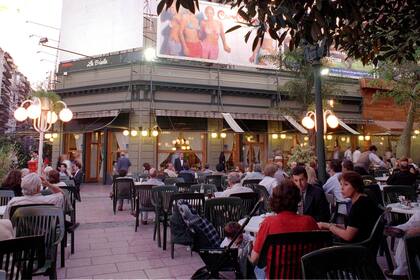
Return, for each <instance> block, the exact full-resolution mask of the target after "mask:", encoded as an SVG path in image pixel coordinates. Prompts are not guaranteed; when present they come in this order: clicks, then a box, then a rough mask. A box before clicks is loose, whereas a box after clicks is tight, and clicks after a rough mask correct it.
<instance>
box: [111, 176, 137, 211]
mask: <svg viewBox="0 0 420 280" xmlns="http://www.w3.org/2000/svg"><path fill="white" fill-rule="evenodd" d="M133 185H134V181H133V179H132V178H124V177H119V178H116V179H115V180H114V184H113V187H112V193H113V195H112V208H113V210H114V215H115V214H116V211H117V201H118V199H129V200H130V202H131V201H132V200H131V189H132V187H133ZM130 204H132V203H130ZM131 210H133V205H131Z"/></svg>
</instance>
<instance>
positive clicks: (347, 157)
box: [344, 149, 353, 160]
mask: <svg viewBox="0 0 420 280" xmlns="http://www.w3.org/2000/svg"><path fill="white" fill-rule="evenodd" d="M344 159H348V160H352V159H353V158H352V152H351V149H347V150H346V151H345V152H344Z"/></svg>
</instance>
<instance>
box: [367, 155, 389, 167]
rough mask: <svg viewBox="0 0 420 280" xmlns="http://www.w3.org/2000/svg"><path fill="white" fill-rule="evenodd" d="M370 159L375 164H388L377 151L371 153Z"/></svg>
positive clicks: (383, 165)
mask: <svg viewBox="0 0 420 280" xmlns="http://www.w3.org/2000/svg"><path fill="white" fill-rule="evenodd" d="M369 161H370V162H371V163H373V164H376V165H380V166H382V167H385V166H386V165H385V163H384V162H383V161H382V160H381V159H380V158H379V157H378V156H377V155H376V154H375V153H370V154H369Z"/></svg>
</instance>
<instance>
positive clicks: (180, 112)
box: [155, 109, 284, 121]
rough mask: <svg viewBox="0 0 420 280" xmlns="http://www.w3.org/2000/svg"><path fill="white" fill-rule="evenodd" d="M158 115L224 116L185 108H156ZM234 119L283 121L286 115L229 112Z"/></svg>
mask: <svg viewBox="0 0 420 280" xmlns="http://www.w3.org/2000/svg"><path fill="white" fill-rule="evenodd" d="M155 114H156V116H163V117H191V118H209V119H220V118H223V116H222V115H221V114H220V112H211V111H205V112H203V111H185V110H164V109H158V110H155ZM229 114H230V115H231V116H232V118H234V119H241V120H269V121H283V120H284V117H283V116H282V115H280V114H260V113H229Z"/></svg>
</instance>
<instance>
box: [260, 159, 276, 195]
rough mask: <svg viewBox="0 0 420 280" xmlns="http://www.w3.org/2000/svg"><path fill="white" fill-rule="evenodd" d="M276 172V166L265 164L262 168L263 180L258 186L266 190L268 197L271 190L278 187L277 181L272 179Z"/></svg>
mask: <svg viewBox="0 0 420 280" xmlns="http://www.w3.org/2000/svg"><path fill="white" fill-rule="evenodd" d="M276 171H277V166H276V165H274V164H267V165H266V167H265V168H264V178H263V179H262V180H261V181H260V185H261V186H264V187H265V188H266V189H267V192H268V193H269V194H270V196H271V194H272V193H273V188H275V187H277V185H278V182H277V179H276V178H274V174H275V173H276Z"/></svg>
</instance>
